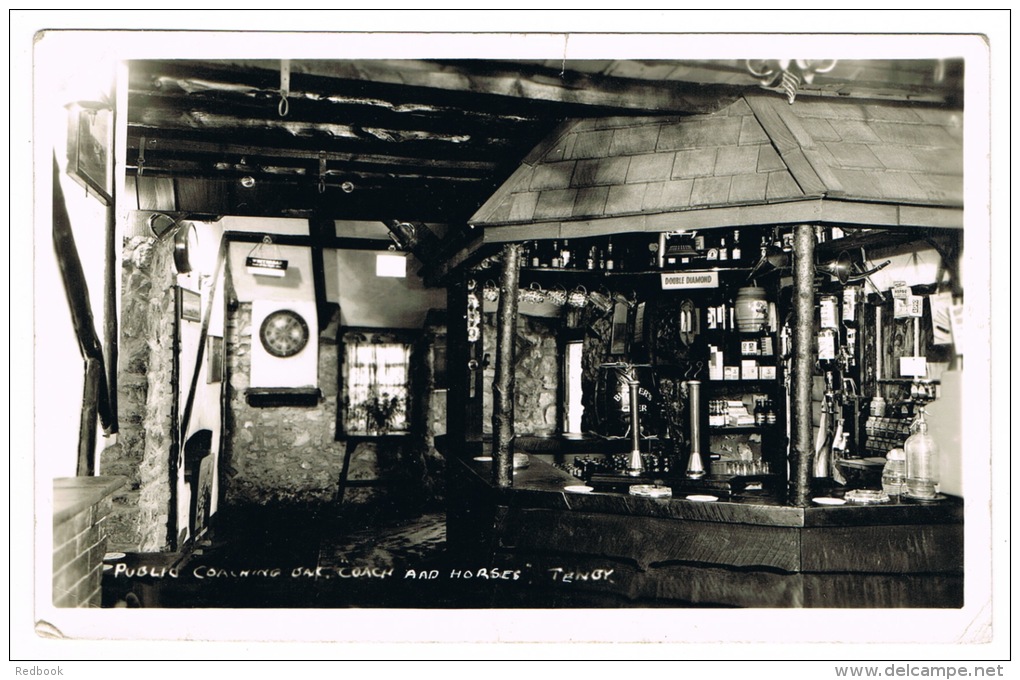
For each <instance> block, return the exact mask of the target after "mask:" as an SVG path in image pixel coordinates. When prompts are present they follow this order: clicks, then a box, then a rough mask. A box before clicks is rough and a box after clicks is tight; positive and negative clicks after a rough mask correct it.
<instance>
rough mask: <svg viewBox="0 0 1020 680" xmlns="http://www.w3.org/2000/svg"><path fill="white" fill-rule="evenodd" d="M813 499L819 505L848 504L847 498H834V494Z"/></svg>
mask: <svg viewBox="0 0 1020 680" xmlns="http://www.w3.org/2000/svg"><path fill="white" fill-rule="evenodd" d="M811 500H812V501H813V502H815V503H817V504H818V505H846V500H844V499H842V498H833V497H832V496H819V497H818V498H812V499H811Z"/></svg>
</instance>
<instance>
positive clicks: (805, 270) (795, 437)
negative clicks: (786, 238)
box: [790, 224, 815, 507]
mask: <svg viewBox="0 0 1020 680" xmlns="http://www.w3.org/2000/svg"><path fill="white" fill-rule="evenodd" d="M814 279H815V231H814V228H813V227H812V225H810V224H798V225H797V226H796V227H795V228H794V239H793V338H792V340H793V366H792V371H791V372H792V376H791V378H792V385H793V395H792V399H791V408H790V429H791V433H792V436H791V439H792V441H791V442H790V455H791V457H792V458H793V460H792V461H791V463H792V464H791V468H792V471H793V479H792V480H791V499H790V500H791V502H792V503H793V504H794V505H797V506H802V507H803V506H806V505H807V504H808V503H809V502H810V501H809V496H810V492H811V488H810V483H811V482H810V479H811V462H812V461H811V459H812V456H813V455H814V451H813V450H812V449H813V438H812V436H811V429H812V421H811V383H812V381H813V376H814V364H815V361H814V360H815V356H814V355H815V334H814V330H815V292H814Z"/></svg>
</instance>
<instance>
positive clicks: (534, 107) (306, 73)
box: [132, 59, 743, 116]
mask: <svg viewBox="0 0 1020 680" xmlns="http://www.w3.org/2000/svg"><path fill="white" fill-rule="evenodd" d="M142 64H143V66H142V67H140V68H139V69H136V73H137V74H138V79H136V78H132V86H133V87H135V84H136V83H138V82H139V79H142V78H145V77H147V78H149V79H155V82H160V83H162V86H163V87H168V86H171V84H176V86H179V87H182V88H185V89H189V90H192V91H194V90H196V89H199V88H204V87H208V83H209V82H211V81H210V79H214V78H220V79H233V80H234V87H235V88H237V89H239V91H244V90H245V88H248V91H251V90H262V89H264V90H269V91H278V90H279V70H280V61H279V60H264V59H263V60H245V59H240V60H238V59H233V60H221V61H215V62H188V61H175V62H172V70H170V68H168V67H167V66H165V65H164V64H165V62H159V68H160V69H161V70H160V71H155V70H152V71H151V72H147V71H145V69H144V62H143V63H142ZM189 69H190V70H189ZM290 73H291V85H292V87H293V89H294V90H295V91H301V90H304V89H307V90H309V91H313V92H321V91H323V90H324V88H325V86H326V85H327V84H331V86H332V87H333V91H335V92H338V93H346V94H349V95H360V96H363V97H381V98H383V99H386V100H388V101H393V102H416V103H418V104H437V105H442V106H452V107H455V108H466V109H468V110H473V111H489V112H492V113H499V112H501V111H502V112H507V111H511V112H513V111H515V109H514V107H518V106H522V105H524V106H525V108H524V109H521V115H525V116H530V115H548V113H549V112H550V111H551V110H552V109H547V110H543V104H545V105H548V106H550V107H556V108H557V109H558V110H562V108H563V107H564V106H565V105H566V106H571V107H574V110H573V111H568V112H567V115H570V116H580V115H584V110H585V109H587V108H595V109H600V110H601V111H600V112H598V113H596V115H608V114H610V113H612V112H614V111H615V112H617V113H622V112H626V111H630V112H641V113H653V112H655V113H676V114H688V113H710V112H712V111H716V110H718V109H719V108H721V107H722V106H725V105H726V104H727V103H728V102H729V101H732V100H734V99H735V98H736V97H737V96H738V95H739V93H740V91H741V90H742V89H743V88H739V87H732V86H728V85H703V84H697V83H683V82H679V81H677V82H675V84H674V83H670V86H669V87H663V83H662V82H661V81H651V80H649V81H643V80H638V79H629V78H610V77H602V76H597V75H591V74H585V73H577V72H563V73H560V72H557V71H555V70H554V69H547V68H542V67H537V66H527V65H524V64H513V65H511V64H507V63H502V64H501V63H498V62H483V61H479V60H470V59H469V60H459V61H428V60H421V59H405V60H372V59H356V60H317V59H309V60H305V59H298V60H293V59H292V60H290ZM139 88H140V89H147V87H146V86H142V85H139ZM515 102H516V104H515ZM529 112H530V113H529Z"/></svg>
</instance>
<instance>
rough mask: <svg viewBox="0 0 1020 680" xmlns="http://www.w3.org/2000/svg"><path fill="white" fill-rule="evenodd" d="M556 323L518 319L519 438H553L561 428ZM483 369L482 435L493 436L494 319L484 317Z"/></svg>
mask: <svg viewBox="0 0 1020 680" xmlns="http://www.w3.org/2000/svg"><path fill="white" fill-rule="evenodd" d="M558 324H559V319H548V318H545V317H533V316H524V315H520V316H518V317H517V338H516V351H517V356H516V367H515V369H516V381H517V385H516V395H517V399H516V402H515V404H514V409H515V410H514V427H515V430H516V432H518V433H519V434H534V435H552V434H555V433H556V432H558V431H559V428H560V422H559V420H560V410H559V407H558V403H559V398H558V393H559V387H560V373H561V371H560V359H559V350H558V349H557V343H556V327H557V325H558ZM482 342H483V344H484V350H483V351H484V353H485V354H487V355H488V356H489V357H490V364H489V365H488V366H487V367H486V368H485V377H484V380H485V389H483V391H482V395H483V398H484V411H483V416H482V431H483V432H484V433H485V434H492V383H493V381H494V380H495V377H496V366H495V359H494V357H495V356H496V315H495V314H492V313H487V314H485V316H484V321H483V328H482Z"/></svg>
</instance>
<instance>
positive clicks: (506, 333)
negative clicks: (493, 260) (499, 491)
mask: <svg viewBox="0 0 1020 680" xmlns="http://www.w3.org/2000/svg"><path fill="white" fill-rule="evenodd" d="M521 250H522V246H521V245H520V244H519V243H510V244H507V245H505V246H503V271H502V274H501V275H500V280H499V308H498V311H497V313H496V377H495V378H494V379H493V383H492V461H493V462H492V469H493V477H494V478H495V479H494V481H495V483H496V485H497V486H499V487H501V488H506V487H510V486H512V485H513V473H514V469H513V464H514V461H513V458H514V451H513V440H514V400H515V399H516V389H515V388H516V384H515V383H516V380H515V376H514V371H515V370H516V369H515V366H514V365H515V363H516V362H515V360H514V355H515V351H514V350H515V347H514V334H515V333H516V331H517V288H518V283H519V281H520V275H521Z"/></svg>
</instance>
